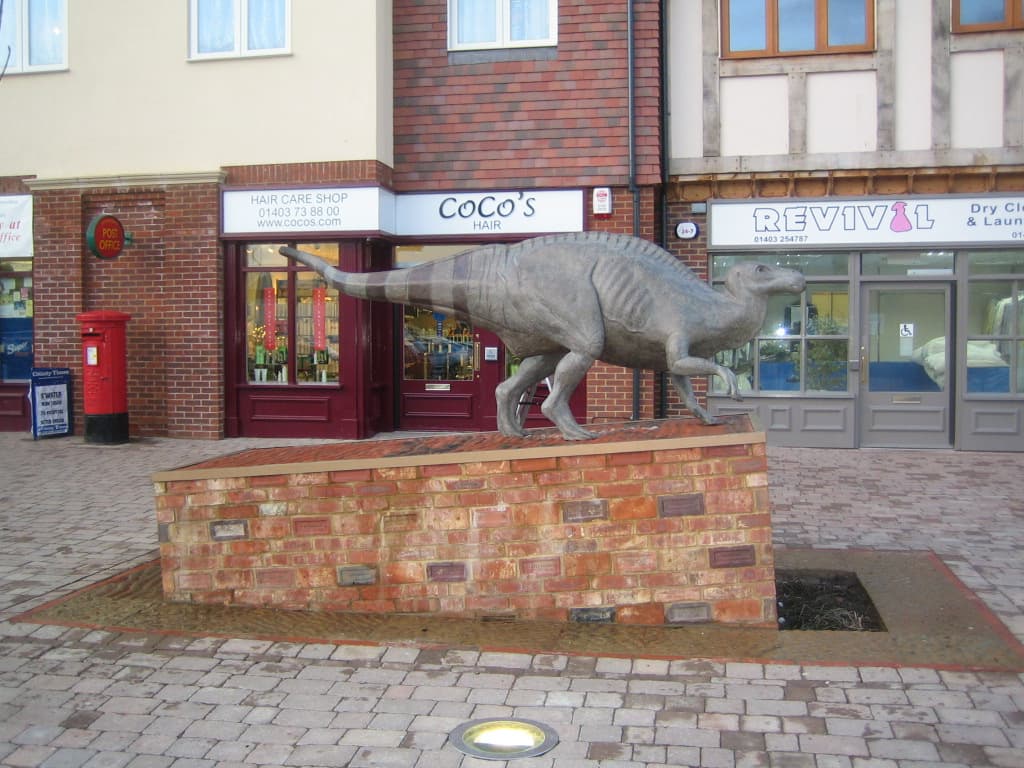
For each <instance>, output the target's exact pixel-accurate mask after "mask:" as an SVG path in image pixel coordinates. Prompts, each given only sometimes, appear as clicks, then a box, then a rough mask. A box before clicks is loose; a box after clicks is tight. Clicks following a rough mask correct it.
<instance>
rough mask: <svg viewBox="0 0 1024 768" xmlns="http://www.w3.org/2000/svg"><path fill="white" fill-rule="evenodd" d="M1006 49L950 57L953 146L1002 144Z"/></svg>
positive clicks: (957, 54)
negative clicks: (1003, 50)
mask: <svg viewBox="0 0 1024 768" xmlns="http://www.w3.org/2000/svg"><path fill="white" fill-rule="evenodd" d="M1003 77H1004V75H1003V52H1002V51H971V52H962V53H956V54H953V55H952V56H951V57H950V98H949V101H950V113H951V114H950V134H951V135H950V139H951V142H952V145H953V146H954V147H971V148H973V147H1000V146H1002V144H1003V88H1004V86H1003Z"/></svg>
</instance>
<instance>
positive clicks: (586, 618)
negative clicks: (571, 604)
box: [569, 606, 615, 624]
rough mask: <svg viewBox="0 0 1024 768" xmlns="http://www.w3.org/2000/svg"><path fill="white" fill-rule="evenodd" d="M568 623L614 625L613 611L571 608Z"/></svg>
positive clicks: (603, 608) (607, 608)
mask: <svg viewBox="0 0 1024 768" xmlns="http://www.w3.org/2000/svg"><path fill="white" fill-rule="evenodd" d="M569 621H575V622H577V623H580V624H614V623H615V609H614V608H612V607H610V606H609V607H600V608H572V609H570V611H569Z"/></svg>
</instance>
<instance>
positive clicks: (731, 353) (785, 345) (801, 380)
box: [710, 253, 850, 394]
mask: <svg viewBox="0 0 1024 768" xmlns="http://www.w3.org/2000/svg"><path fill="white" fill-rule="evenodd" d="M739 261H760V262H762V263H769V264H774V265H776V266H783V267H787V268H789V269H799V270H800V271H801V272H803V273H804V275H805V277H807V289H806V290H805V291H804V293H803V294H802V295H801V296H793V295H791V294H784V295H778V296H771V297H769V299H768V307H767V311H766V313H765V321H764V325H763V326H762V327H761V330H760V332H759V333H758V335H757V337H756V338H755V339H753V340H752V341H751V342H750V343H748V344H747V345H745V346H744V347H741V348H739V349H736V350H727V351H724V352H720V353H719V354H718V355H717V356H716V360H717V361H718V362H719V363H720V364H722V365H724V366H726V367H727V368H730V369H731V370H732V371H733V373H735V374H736V378H737V381H738V382H739V385H740V391H741V392H755V393H763V394H773V393H792V394H799V393H822V392H832V393H835V392H841V393H845V392H847V391H848V388H849V384H848V381H847V360H848V359H849V346H850V341H849V335H850V289H849V281H848V279H847V277H846V274H847V264H848V263H849V256H848V254H845V253H843V254H835V253H832V254H820V255H810V254H786V255H777V254H776V255H756V256H752V255H747V256H743V255H722V256H715V257H713V259H712V275H713V276H714V284H715V288H716V289H718V290H721V289H722V281H723V280H724V278H725V275H726V273H727V272H728V270H729V267H731V266H733V265H734V264H736V263H737V262H739ZM826 275H838V276H839V277H840V279H836V278H835V277H834V278H833V279H832V280H828V279H824V278H823V276H826ZM710 386H711V388H712V392H724V391H725V388H724V385H723V383H722V382H721V381H720V380H719V378H718V377H717V376H715V377H712V378H711V381H710Z"/></svg>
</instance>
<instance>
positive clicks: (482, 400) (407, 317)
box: [399, 305, 504, 432]
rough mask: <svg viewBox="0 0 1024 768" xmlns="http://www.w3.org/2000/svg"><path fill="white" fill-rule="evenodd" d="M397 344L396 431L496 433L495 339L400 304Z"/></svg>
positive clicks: (498, 348)
mask: <svg viewBox="0 0 1024 768" xmlns="http://www.w3.org/2000/svg"><path fill="white" fill-rule="evenodd" d="M401 341H402V361H401V363H402V364H401V371H402V373H401V377H402V380H401V384H400V392H401V395H400V403H399V418H400V421H399V426H400V428H401V429H403V430H413V431H416V430H424V431H437V430H441V431H452V432H478V431H492V430H495V429H497V407H496V405H495V402H494V389H495V387H497V386H498V383H499V382H500V381H501V371H502V366H503V365H504V362H503V361H504V347H503V345H502V344H501V341H500V340H499V339H498V337H497V336H495V335H494V334H492V333H489V332H487V331H484V330H480V329H475V328H473V327H472V326H471V325H470V324H469V323H468V322H467V321H465V320H462V319H460V318H455V317H451V316H449V315H446V314H444V313H441V312H435V311H434V310H432V309H429V308H426V307H418V306H413V305H405V306H403V307H402V340H401Z"/></svg>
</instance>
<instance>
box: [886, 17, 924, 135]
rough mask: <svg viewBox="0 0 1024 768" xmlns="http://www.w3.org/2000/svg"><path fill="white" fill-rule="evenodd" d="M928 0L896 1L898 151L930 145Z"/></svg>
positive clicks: (895, 61) (895, 58) (894, 57)
mask: <svg viewBox="0 0 1024 768" xmlns="http://www.w3.org/2000/svg"><path fill="white" fill-rule="evenodd" d="M931 12H932V4H931V0H900V2H899V3H897V4H896V44H895V49H894V50H893V60H894V65H895V68H896V88H895V90H896V104H895V112H896V133H895V143H896V149H898V150H911V149H929V148H930V147H931V145H932V33H931Z"/></svg>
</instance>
